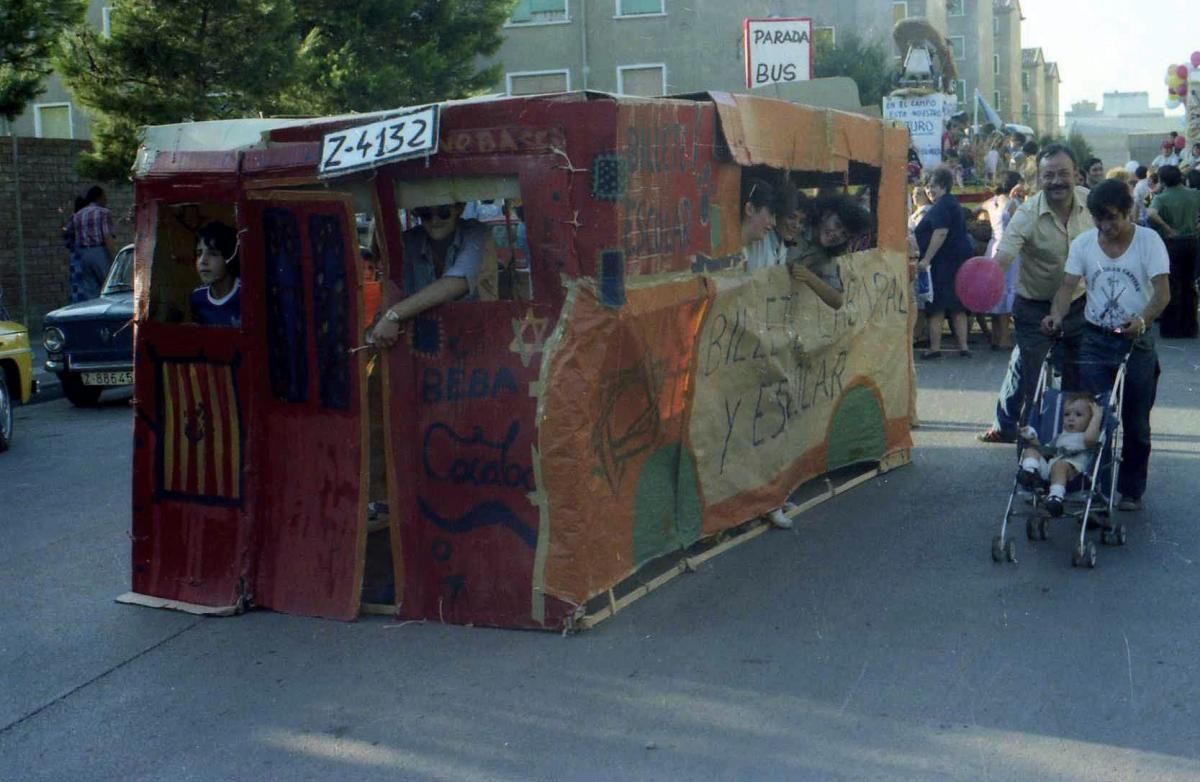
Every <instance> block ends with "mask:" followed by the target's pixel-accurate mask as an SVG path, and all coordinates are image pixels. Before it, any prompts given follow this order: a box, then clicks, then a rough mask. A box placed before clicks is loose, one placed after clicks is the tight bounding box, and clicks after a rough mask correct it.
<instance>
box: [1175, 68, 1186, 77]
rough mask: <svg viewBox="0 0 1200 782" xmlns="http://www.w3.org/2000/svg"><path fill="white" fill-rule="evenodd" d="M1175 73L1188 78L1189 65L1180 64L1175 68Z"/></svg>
mask: <svg viewBox="0 0 1200 782" xmlns="http://www.w3.org/2000/svg"><path fill="white" fill-rule="evenodd" d="M1175 75H1176V76H1178V77H1179V78H1181V79H1186V78H1187V75H1188V67H1187V66H1186V65H1180V66H1179V67H1178V68H1176V69H1175Z"/></svg>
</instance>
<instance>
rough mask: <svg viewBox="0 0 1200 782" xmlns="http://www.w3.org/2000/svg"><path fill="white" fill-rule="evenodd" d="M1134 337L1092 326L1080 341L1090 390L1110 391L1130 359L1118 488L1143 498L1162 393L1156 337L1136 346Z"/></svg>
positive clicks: (1124, 493) (1141, 340) (1084, 376)
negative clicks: (1155, 410) (1156, 403)
mask: <svg viewBox="0 0 1200 782" xmlns="http://www.w3.org/2000/svg"><path fill="white" fill-rule="evenodd" d="M1129 348H1130V340H1129V338H1128V337H1123V336H1121V335H1120V334H1113V333H1112V332H1109V331H1106V330H1101V329H1099V328H1090V327H1089V328H1088V329H1087V330H1086V331H1085V332H1084V335H1083V344H1082V345H1081V347H1080V356H1079V357H1080V360H1081V362H1082V365H1081V368H1082V380H1083V387H1084V388H1085V389H1086V390H1087V391H1088V392H1090V393H1093V394H1099V393H1105V392H1108V391H1110V390H1111V389H1112V387H1113V383H1114V382H1115V381H1116V377H1117V368H1118V367H1120V365H1121V361H1122V360H1124V359H1125V355H1126V353H1128V354H1129V362H1128V363H1127V364H1126V365H1125V394H1124V399H1123V400H1122V404H1121V428H1122V437H1121V469H1120V471H1119V472H1118V473H1117V491H1118V492H1120V494H1121V496H1122V497H1131V498H1133V499H1138V498H1140V497H1141V496H1142V494H1144V493H1145V491H1146V475H1147V473H1148V472H1149V469H1150V409H1151V408H1152V407H1154V398H1155V396H1156V395H1157V393H1158V375H1159V368H1158V354H1157V353H1156V352H1155V350H1154V341H1153V339H1151V338H1150V337H1149V335H1145V336H1143V337H1141V338H1139V339H1138V340H1137V344H1136V346H1135V347H1134V348H1133V350H1132V351H1131V350H1130V349H1129Z"/></svg>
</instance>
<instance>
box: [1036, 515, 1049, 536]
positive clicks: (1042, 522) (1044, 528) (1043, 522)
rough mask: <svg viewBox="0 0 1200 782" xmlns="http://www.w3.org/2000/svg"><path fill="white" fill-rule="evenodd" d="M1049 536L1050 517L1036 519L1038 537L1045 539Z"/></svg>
mask: <svg viewBox="0 0 1200 782" xmlns="http://www.w3.org/2000/svg"><path fill="white" fill-rule="evenodd" d="M1049 537H1050V519H1039V520H1038V538H1040V539H1041V540H1046V539H1047V538H1049Z"/></svg>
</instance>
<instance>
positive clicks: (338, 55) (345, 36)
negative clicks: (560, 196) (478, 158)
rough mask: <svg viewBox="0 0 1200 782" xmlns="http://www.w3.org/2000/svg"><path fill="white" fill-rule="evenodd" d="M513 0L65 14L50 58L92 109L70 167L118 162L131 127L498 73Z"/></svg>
mask: <svg viewBox="0 0 1200 782" xmlns="http://www.w3.org/2000/svg"><path fill="white" fill-rule="evenodd" d="M0 1H2V0H0ZM514 5H515V0H340V1H339V2H333V1H332V0H115V2H114V3H113V6H112V9H113V10H112V13H111V17H110V18H111V22H112V24H111V27H112V37H111V38H109V39H105V38H103V37H101V36H100V34H99V33H98V32H97V31H96V30H94V29H91V28H89V27H87V26H84V25H77V26H75V27H74V28H72V29H71V30H70V31H69V33H68V34H67V35H66V36H65V45H64V50H63V52H62V54H61V56H60V57H58V59H57V60H56V63H55V64H56V67H57V68H58V70H59V72H60V73H61V74H62V76H63V77H64V79H65V81H66V82H67V84H68V85H69V87H70V89H71V91H72V92H73V93H74V94H75V97H76V99H77V100H79V101H80V102H81V103H83V104H84V105H86V106H88V107H89V108H90V109H92V113H93V115H94V117H95V119H94V122H93V126H92V142H93V149H92V152H91V153H89V154H87V155H85V156H84V157H83V159H82V160H81V163H80V170H81V172H82V173H83V174H84V175H85V176H88V177H91V178H96V179H115V178H120V177H124V176H126V175H127V174H128V171H129V167H130V165H132V163H133V160H134V155H135V153H136V151H137V143H138V142H137V129H138V128H139V127H140V126H142V125H156V124H168V123H174V122H184V121H188V120H208V119H226V118H234V117H246V116H258V115H260V114H267V115H271V114H275V115H278V114H304V115H313V114H316V115H327V114H341V113H347V112H351V111H357V112H366V111H375V110H380V109H388V108H394V107H397V106H405V105H413V104H418V103H427V102H432V101H437V100H445V99H447V98H460V97H465V96H467V95H471V94H475V93H478V92H480V91H482V90H484V89H487V88H489V87H491V86H492V85H494V84H495V83H496V82H497V81H498V79H499V66H495V67H493V68H488V69H485V70H478V69H477V68H476V65H475V63H476V61H477V57H479V56H480V55H489V54H494V53H495V52H496V51H497V50H498V49H499V47H500V44H501V42H502V40H503V39H502V36H501V34H500V28H501V26H502V25H503V24H504V22H505V21H506V20H507V19H508V16H509V14H510V13H511V12H512V9H513V6H514Z"/></svg>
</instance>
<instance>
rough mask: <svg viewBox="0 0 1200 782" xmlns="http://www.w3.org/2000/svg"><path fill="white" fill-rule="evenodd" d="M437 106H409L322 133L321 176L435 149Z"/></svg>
mask: <svg viewBox="0 0 1200 782" xmlns="http://www.w3.org/2000/svg"><path fill="white" fill-rule="evenodd" d="M437 147H438V107H437V104H434V105H432V106H422V107H421V108H416V109H409V110H408V111H405V112H403V113H401V114H398V115H396V116H394V117H389V118H388V119H381V120H379V121H378V122H372V123H371V124H369V125H359V126H358V127H356V128H346V129H345V130H339V131H335V132H333V133H327V134H325V141H324V143H323V144H322V145H321V164H320V166H318V171H319V173H320V174H321V175H322V176H334V175H336V174H342V173H345V172H348V171H361V170H363V169H365V168H374V167H375V166H380V165H383V164H384V163H392V162H395V161H397V160H404V159H405V158H411V157H422V156H425V155H432V154H434V153H436V152H437Z"/></svg>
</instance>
